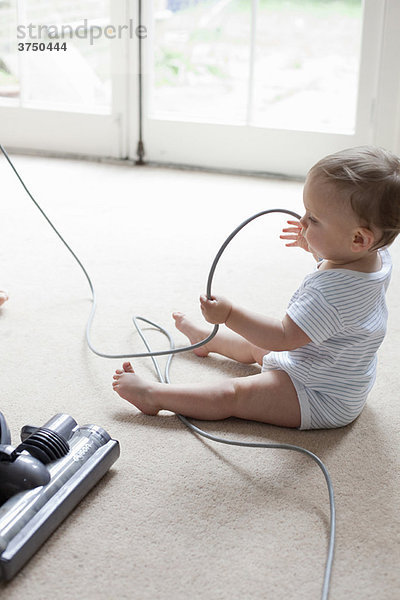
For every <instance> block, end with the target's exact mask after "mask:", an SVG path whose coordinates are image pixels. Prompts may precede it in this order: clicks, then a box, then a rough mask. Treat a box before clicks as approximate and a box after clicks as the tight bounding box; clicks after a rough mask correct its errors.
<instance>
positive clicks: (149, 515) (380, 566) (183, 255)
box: [0, 155, 400, 600]
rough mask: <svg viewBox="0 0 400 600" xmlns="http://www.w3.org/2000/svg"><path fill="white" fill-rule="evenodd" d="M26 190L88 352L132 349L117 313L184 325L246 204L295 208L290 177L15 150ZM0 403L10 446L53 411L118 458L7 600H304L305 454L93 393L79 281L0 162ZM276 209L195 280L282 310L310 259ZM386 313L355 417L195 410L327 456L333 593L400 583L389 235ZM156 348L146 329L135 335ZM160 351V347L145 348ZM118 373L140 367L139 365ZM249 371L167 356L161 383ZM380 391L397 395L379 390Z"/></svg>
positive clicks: (106, 385) (308, 592)
mask: <svg viewBox="0 0 400 600" xmlns="http://www.w3.org/2000/svg"><path fill="white" fill-rule="evenodd" d="M13 160H14V163H15V165H16V167H17V168H18V169H19V171H20V174H21V176H22V177H23V178H24V180H25V183H26V185H27V186H28V188H29V189H30V191H31V193H32V194H33V195H34V197H35V198H36V199H37V201H38V202H39V203H40V204H41V206H42V208H43V209H44V210H45V211H46V212H47V213H48V216H49V217H50V218H51V219H52V220H53V222H54V224H55V226H56V227H57V228H58V229H59V230H60V232H61V234H62V235H63V236H64V237H65V238H66V240H67V241H68V243H69V244H70V246H71V247H72V248H73V249H74V252H75V253H76V254H77V255H78V256H79V258H80V259H81V261H82V262H83V264H84V265H85V267H86V269H87V271H88V272H89V274H90V276H91V278H92V280H93V283H94V285H95V288H96V292H97V302H98V310H97V314H96V317H95V320H94V323H93V328H92V340H93V344H94V345H95V347H96V348H98V349H99V350H100V351H101V352H104V353H111V354H121V353H130V352H131V353H134V352H141V351H143V345H142V342H141V340H140V338H139V336H138V335H137V333H135V330H134V328H133V326H132V322H131V317H132V315H133V314H136V315H142V316H145V317H147V318H149V319H151V320H154V321H157V322H158V323H160V324H161V325H162V326H163V327H166V328H167V329H168V330H169V331H171V333H173V334H174V337H175V342H176V344H180V345H181V344H183V343H184V341H185V340H184V337H183V336H182V334H180V333H179V332H177V331H176V330H174V326H173V321H172V319H171V313H172V311H173V310H181V311H183V312H186V313H187V314H188V315H189V316H190V317H191V318H192V319H193V320H195V321H196V322H198V323H199V324H200V323H202V317H201V313H200V310H199V306H198V296H199V294H200V293H202V292H204V291H205V286H206V281H207V275H208V270H209V267H210V265H211V262H212V260H213V257H214V255H215V253H216V251H217V250H218V248H219V247H220V245H221V244H222V242H223V241H224V239H225V238H226V236H227V235H228V234H229V233H230V232H231V231H232V230H233V229H234V228H235V227H236V225H237V224H239V223H240V222H241V221H242V220H244V219H245V218H247V217H248V216H249V215H251V214H253V213H256V212H258V211H260V210H263V209H265V208H275V207H280V208H288V209H291V210H295V211H297V212H302V185H301V183H296V182H288V181H280V180H275V179H265V178H261V177H260V178H247V177H239V176H233V175H232V176H231V175H217V174H207V173H202V172H191V171H186V170H182V171H176V170H172V169H162V168H155V167H146V168H131V167H126V166H119V165H113V164H101V163H91V162H84V161H75V160H69V159H51V158H41V157H28V156H22V155H18V156H14V157H13ZM0 172H1V182H2V193H1V202H0V227H1V243H0V289H6V290H7V291H8V292H9V296H10V299H9V302H7V305H5V306H4V307H3V308H2V309H1V310H0V352H1V356H2V359H1V364H2V368H1V403H0V410H1V411H2V412H3V413H4V415H5V416H6V418H7V421H8V424H9V427H10V430H11V434H12V440H13V443H14V444H15V445H16V444H17V443H18V441H19V430H20V428H21V427H22V426H23V425H25V424H32V425H42V424H44V423H45V422H46V421H47V420H48V419H49V418H50V417H51V416H53V415H54V414H56V413H58V412H63V413H68V414H70V415H72V416H73V417H74V418H75V419H76V421H77V422H78V423H79V424H80V425H83V424H86V423H94V424H96V425H101V426H102V427H104V428H105V429H106V430H107V431H108V432H109V434H110V435H111V436H112V437H113V438H115V439H117V440H119V442H120V446H121V457H120V459H119V460H118V461H117V462H116V463H115V464H114V466H113V467H112V468H111V470H110V471H109V472H108V473H107V474H106V475H105V477H104V478H103V479H102V480H101V481H100V483H99V484H98V485H97V486H96V487H95V488H94V489H93V490H92V491H91V492H90V493H88V495H87V496H86V497H85V498H84V499H83V500H82V501H81V502H80V504H79V505H78V506H77V507H76V508H75V510H74V511H73V512H72V513H71V514H70V515H69V516H68V518H67V519H66V520H65V521H64V522H63V523H62V525H61V526H60V527H59V528H58V529H57V530H56V531H55V532H54V534H53V535H52V536H51V537H50V538H49V539H48V540H47V542H46V543H45V544H44V545H43V546H42V547H41V549H40V550H39V551H38V552H37V553H36V554H35V556H34V557H33V558H32V559H31V560H30V561H29V563H28V564H27V565H26V566H25V567H24V569H23V570H22V571H20V573H19V574H18V575H17V576H16V577H15V578H14V579H13V580H12V581H11V582H10V583H8V584H5V583H3V584H0V596H1V597H2V598H4V599H7V600H20V599H21V598H23V597H28V596H29V597H30V598H33V599H37V600H39V599H40V600H47V599H50V598H54V597H57V599H58V600H67V599H68V600H69V599H70V598H71V597H75V598H77V597H79V598H82V599H83V600H94V599H97V600H108V599H111V598H121V599H138V600H155V599H160V600H167V599H174V600H186V599H187V598H188V597H190V598H196V599H207V600H225V599H226V600H228V599H229V600H235V599H239V598H240V599H243V598H245V599H254V600H258V599H260V600H261V599H262V598H268V600H282V599H283V598H284V599H285V600H313V599H315V600H317V599H318V598H320V596H321V587H322V580H323V573H324V565H325V559H326V551H327V543H328V535H329V502H328V493H327V488H326V484H325V480H324V477H323V475H322V473H321V471H320V470H319V468H318V467H317V465H316V464H315V463H314V462H313V461H312V460H310V459H309V458H307V457H306V456H303V455H301V454H298V453H295V452H287V451H282V450H265V449H243V448H235V447H229V446H223V445H217V444H215V443H213V442H212V441H208V440H205V439H204V438H199V437H197V436H195V435H194V434H192V433H191V432H189V431H188V430H187V429H186V428H185V427H184V426H183V425H182V424H181V422H180V421H179V420H178V418H177V417H176V416H175V415H174V414H172V413H169V412H167V411H163V412H161V413H160V414H159V415H158V416H157V417H149V416H145V415H143V414H141V413H140V412H139V411H138V410H137V409H135V408H134V407H133V406H131V405H130V404H128V403H127V402H125V401H124V400H122V399H121V398H120V397H119V396H118V395H117V394H115V392H114V391H113V390H112V387H111V383H112V375H113V372H114V370H115V368H117V367H119V366H120V365H121V362H122V361H121V360H119V359H105V358H100V357H98V356H96V355H95V354H93V353H92V352H91V351H90V350H89V349H88V347H87V344H86V340H85V325H86V321H87V317H88V314H89V311H90V307H91V297H90V291H89V288H88V285H87V281H86V279H85V277H84V275H83V273H82V272H81V270H80V269H79V267H78V266H77V264H76V263H75V261H74V259H73V258H72V257H71V255H70V254H69V253H68V251H67V250H66V249H65V247H64V246H63V245H62V244H61V243H60V241H59V240H58V238H57V237H56V236H55V234H54V232H53V231H52V230H51V228H50V227H49V226H48V224H47V223H46V222H45V220H44V219H43V217H42V216H41V215H40V213H39V211H38V210H37V209H36V207H35V206H34V205H33V203H32V202H31V201H30V199H29V197H28V196H27V195H26V193H25V192H24V190H23V189H22V187H21V186H20V184H19V182H18V181H17V179H16V177H15V175H14V174H13V172H12V171H11V169H10V168H9V166H8V165H7V163H6V161H5V160H4V158H1V159H0ZM284 222H285V217H283V216H282V215H280V216H278V215H273V216H269V217H263V218H262V219H258V220H257V221H256V222H254V223H253V224H252V225H250V226H249V227H247V228H246V229H245V230H244V231H243V232H242V233H241V234H239V236H238V237H237V238H236V239H235V241H234V242H233V243H232V244H231V245H230V247H229V248H228V249H227V251H226V253H225V255H224V256H223V258H222V259H221V262H220V264H219V266H218V269H217V272H216V275H215V282H214V291H215V292H219V293H221V294H224V295H227V296H230V297H232V298H234V299H235V300H236V301H237V302H238V303H241V304H243V305H246V306H248V307H251V308H253V309H254V310H256V311H259V312H264V313H266V314H270V315H274V316H283V314H284V311H285V307H286V305H287V303H288V301H289V298H290V296H291V294H292V292H293V291H294V290H295V289H296V288H297V287H298V285H299V284H300V282H301V281H302V279H303V278H304V276H305V275H306V274H307V273H308V272H310V271H311V270H312V269H313V268H314V262H313V259H312V257H311V256H310V255H308V254H306V253H305V252H303V251H301V250H299V249H293V248H285V246H284V243H283V242H282V240H279V233H280V229H281V227H282V226H283V224H284ZM391 253H392V257H393V261H394V269H393V277H392V283H391V286H390V288H389V291H388V295H387V302H388V308H389V328H388V334H387V337H386V339H385V341H384V343H383V345H382V347H381V349H380V352H379V367H378V377H377V381H376V384H375V386H374V388H373V390H372V392H371V394H370V397H369V399H368V402H367V405H366V407H365V409H364V411H363V412H362V414H361V416H360V417H359V418H358V419H357V420H356V422H355V423H353V424H352V425H350V426H348V427H346V428H343V429H337V430H324V431H311V432H310V431H304V432H301V431H297V430H295V431H293V430H290V429H284V428H277V427H273V426H268V425H264V424H261V423H256V422H246V421H240V420H238V419H228V420H225V421H221V422H203V423H199V422H196V423H197V424H198V425H200V426H202V427H203V428H204V429H206V430H207V431H209V432H210V433H214V434H217V435H220V436H222V437H228V438H234V439H237V440H241V441H255V442H273V443H275V442H276V443H289V444H295V445H300V446H303V447H305V448H307V449H309V450H311V451H312V452H315V453H316V454H317V455H318V456H319V457H320V458H321V460H323V461H324V463H325V464H326V466H327V468H328V469H329V472H330V475H331V478H332V481H333V485H334V490H335V498H336V509H337V541H336V544H337V545H336V551H335V560H334V566H333V573H332V584H331V593H330V598H331V599H332V600H345V599H346V600H347V599H349V598H351V599H352V600H367V599H374V600H394V599H395V598H398V594H399V589H400V568H399V567H400V540H399V515H400V502H399V471H400V469H399V466H400V465H399V457H400V452H399V434H400V403H399V397H398V393H399V389H400V369H399V366H398V360H399V357H400V352H399V350H400V319H399V309H400V244H399V242H395V244H394V245H393V247H392V250H391ZM149 339H150V340H151V343H152V345H153V347H154V348H155V349H160V348H163V347H165V341H164V339H163V338H162V337H161V336H160V335H159V334H158V333H156V332H155V331H152V330H151V331H149ZM160 362H161V364H164V363H165V360H160ZM133 363H134V366H135V368H136V370H137V371H138V372H139V373H141V374H142V375H143V376H145V377H147V378H149V379H153V380H155V378H156V375H155V373H154V370H153V367H152V364H151V361H149V360H148V359H145V358H142V359H136V360H134V361H133ZM258 371H259V369H258V367H256V366H254V365H250V366H249V365H243V364H237V363H235V362H233V361H230V360H228V359H223V358H221V357H217V356H213V355H210V356H209V357H207V358H203V359H202V358H199V357H196V356H195V355H194V354H192V353H185V354H182V355H179V356H178V357H176V358H175V359H174V361H173V363H172V368H171V379H172V381H173V382H182V383H183V382H209V381H218V380H221V379H223V378H229V377H233V376H243V377H245V376H247V375H249V374H254V373H257V372H258ZM396 390H397V391H396Z"/></svg>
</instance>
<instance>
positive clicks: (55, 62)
mask: <svg viewBox="0 0 400 600" xmlns="http://www.w3.org/2000/svg"><path fill="white" fill-rule="evenodd" d="M0 23H1V26H0V35H1V37H0V102H1V99H2V98H4V97H10V96H12V97H14V98H17V99H18V103H19V104H20V105H22V106H36V107H45V108H56V109H64V108H65V109H67V110H68V109H79V110H82V109H83V110H93V109H96V108H98V109H102V110H106V111H107V112H108V111H109V110H110V109H111V68H110V54H111V53H110V43H111V41H112V40H111V38H110V36H109V35H108V34H109V33H110V30H109V26H110V0H79V1H76V0H0Z"/></svg>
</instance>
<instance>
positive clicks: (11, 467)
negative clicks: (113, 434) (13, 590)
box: [0, 413, 120, 581]
mask: <svg viewBox="0 0 400 600" xmlns="http://www.w3.org/2000/svg"><path fill="white" fill-rule="evenodd" d="M21 440H22V443H21V444H20V445H19V446H17V447H16V448H14V447H13V446H11V436H10V431H9V429H8V427H7V423H6V420H5V418H4V416H3V415H2V413H0V578H2V579H4V580H6V581H8V580H10V579H12V577H14V575H15V574H16V573H17V572H18V571H19V570H20V569H21V567H23V566H24V564H25V563H26V562H27V561H28V560H29V558H31V556H32V555H33V554H34V553H35V552H36V551H37V550H38V548H39V547H40V546H41V545H42V544H43V542H44V541H45V540H46V539H47V538H48V537H49V535H50V534H51V533H52V532H53V531H54V530H55V529H56V528H57V527H58V525H59V524H60V523H61V522H62V521H63V520H64V519H65V517H66V516H67V515H68V514H69V513H70V512H71V510H72V509H73V508H74V507H75V506H76V505H77V504H78V503H79V502H80V500H81V499H82V498H83V497H84V496H85V495H86V494H87V493H88V491H89V490H90V489H91V488H92V487H93V486H94V485H95V484H96V483H97V482H98V481H99V479H101V477H103V475H104V474H105V473H106V472H107V471H108V469H109V468H110V467H111V465H112V464H113V463H114V462H115V461H116V460H117V458H118V457H119V453H120V450H119V443H118V442H117V441H116V440H113V439H111V438H110V436H109V435H108V433H107V432H106V431H105V430H104V429H103V428H102V427H98V426H96V425H84V426H83V427H79V426H78V424H77V422H76V421H75V420H74V419H73V418H72V417H70V416H69V415H64V414H57V415H55V416H54V417H53V418H52V419H50V421H48V422H47V423H45V425H44V426H43V427H32V426H29V425H27V426H25V427H23V428H22V430H21Z"/></svg>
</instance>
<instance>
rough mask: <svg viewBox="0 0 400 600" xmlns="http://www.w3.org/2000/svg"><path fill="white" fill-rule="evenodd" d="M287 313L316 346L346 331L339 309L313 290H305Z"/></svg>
mask: <svg viewBox="0 0 400 600" xmlns="http://www.w3.org/2000/svg"><path fill="white" fill-rule="evenodd" d="M286 312H287V314H288V315H289V317H290V318H291V319H292V320H293V321H294V322H295V323H296V325H298V326H299V327H300V329H302V330H303V331H304V333H306V334H307V335H308V337H309V338H310V339H311V341H312V342H314V343H315V344H322V343H323V342H324V341H325V340H327V339H329V338H331V337H333V336H334V335H335V334H337V333H339V332H340V331H343V329H344V326H343V323H342V321H341V318H340V315H339V312H338V311H337V309H336V308H335V307H334V306H332V305H331V304H329V302H327V301H326V300H325V298H324V296H323V295H322V294H321V293H320V292H318V291H317V290H315V289H313V288H307V289H304V290H303V291H302V292H301V293H300V294H299V295H298V297H297V298H296V300H295V301H294V302H293V303H292V304H290V306H289V307H288V308H287V311H286Z"/></svg>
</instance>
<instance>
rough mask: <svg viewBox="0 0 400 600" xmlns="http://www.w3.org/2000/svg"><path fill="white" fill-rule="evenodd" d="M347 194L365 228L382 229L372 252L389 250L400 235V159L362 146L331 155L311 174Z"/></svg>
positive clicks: (381, 150) (313, 169) (321, 161)
mask: <svg viewBox="0 0 400 600" xmlns="http://www.w3.org/2000/svg"><path fill="white" fill-rule="evenodd" d="M309 176H310V177H322V178H323V179H325V181H326V182H327V183H332V184H333V185H334V186H335V187H336V189H339V190H340V191H341V192H342V193H344V195H345V198H346V199H348V201H349V202H350V206H351V208H352V210H353V211H354V213H355V214H356V215H357V216H358V217H359V218H360V219H362V221H363V226H365V227H368V228H370V229H374V228H376V229H378V230H379V232H380V233H381V237H380V239H379V240H377V241H376V242H375V244H374V245H373V246H372V248H371V249H370V250H371V251H372V250H378V249H379V248H382V247H383V246H388V245H389V244H391V243H392V242H393V240H394V239H395V238H396V236H397V235H398V234H399V233H400V159H399V158H398V157H397V156H395V155H394V154H392V153H391V152H388V151H387V150H384V149H383V148H377V147H374V146H359V147H356V148H348V149H346V150H341V151H340V152H336V153H335V154H330V155H329V156H326V157H325V158H323V159H321V160H320V161H318V162H317V163H316V164H315V165H314V166H313V167H312V168H311V169H310V171H309Z"/></svg>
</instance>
